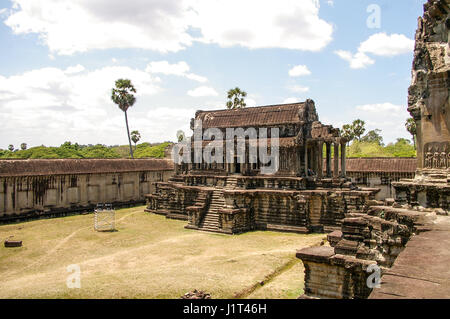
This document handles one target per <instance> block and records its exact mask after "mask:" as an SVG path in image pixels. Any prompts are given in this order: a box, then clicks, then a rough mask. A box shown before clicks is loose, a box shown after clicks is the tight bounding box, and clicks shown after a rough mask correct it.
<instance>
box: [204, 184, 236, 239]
mask: <svg viewBox="0 0 450 319" xmlns="http://www.w3.org/2000/svg"><path fill="white" fill-rule="evenodd" d="M236 185H237V178H236V177H234V176H231V177H228V178H227V183H226V185H225V187H224V188H223V189H220V188H216V189H215V190H214V191H213V193H212V196H211V202H210V204H209V208H208V211H207V212H206V214H205V216H204V218H203V220H202V221H201V222H200V227H199V229H200V230H204V231H211V232H220V225H219V212H218V210H219V209H221V208H223V207H224V205H225V198H224V195H223V190H232V189H235V188H236Z"/></svg>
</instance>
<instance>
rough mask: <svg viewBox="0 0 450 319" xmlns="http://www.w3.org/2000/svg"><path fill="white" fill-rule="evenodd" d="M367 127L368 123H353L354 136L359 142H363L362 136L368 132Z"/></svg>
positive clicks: (359, 121)
mask: <svg viewBox="0 0 450 319" xmlns="http://www.w3.org/2000/svg"><path fill="white" fill-rule="evenodd" d="M365 125H366V122H364V121H362V120H359V119H358V120H354V121H353V123H352V130H353V134H354V136H355V137H356V138H357V139H358V140H361V135H363V134H364V132H365V131H366V128H365Z"/></svg>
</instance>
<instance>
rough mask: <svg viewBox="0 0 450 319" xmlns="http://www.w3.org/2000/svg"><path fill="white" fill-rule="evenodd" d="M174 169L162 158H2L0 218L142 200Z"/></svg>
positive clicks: (61, 211) (128, 203) (84, 208)
mask: <svg viewBox="0 0 450 319" xmlns="http://www.w3.org/2000/svg"><path fill="white" fill-rule="evenodd" d="M172 174H173V164H172V163H171V161H168V160H164V159H139V160H126V159H108V160H103V159H83V160H78V159H61V160H59V159H58V160H1V161H0V222H10V221H14V220H19V219H25V218H32V217H38V216H57V215H61V214H66V213H70V212H77V211H85V210H88V209H92V208H93V207H94V206H95V205H96V204H97V203H105V202H107V203H113V204H114V205H116V206H118V205H133V204H138V203H144V202H145V195H146V194H149V193H151V192H152V191H153V187H154V186H153V185H152V183H153V182H160V181H167V180H168V179H169V178H170V177H171V176H172Z"/></svg>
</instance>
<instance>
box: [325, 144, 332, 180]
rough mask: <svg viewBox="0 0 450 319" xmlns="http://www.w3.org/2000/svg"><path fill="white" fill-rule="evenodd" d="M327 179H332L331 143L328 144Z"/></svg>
mask: <svg viewBox="0 0 450 319" xmlns="http://www.w3.org/2000/svg"><path fill="white" fill-rule="evenodd" d="M326 149H327V150H326V159H327V163H326V167H327V177H331V143H326Z"/></svg>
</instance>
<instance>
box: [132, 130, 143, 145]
mask: <svg viewBox="0 0 450 319" xmlns="http://www.w3.org/2000/svg"><path fill="white" fill-rule="evenodd" d="M140 139H141V133H139V131H131V140H132V141H133V143H134V146H136V143H137V142H139V140H140Z"/></svg>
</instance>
